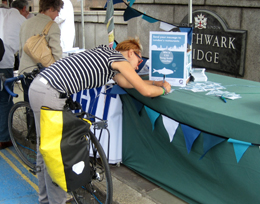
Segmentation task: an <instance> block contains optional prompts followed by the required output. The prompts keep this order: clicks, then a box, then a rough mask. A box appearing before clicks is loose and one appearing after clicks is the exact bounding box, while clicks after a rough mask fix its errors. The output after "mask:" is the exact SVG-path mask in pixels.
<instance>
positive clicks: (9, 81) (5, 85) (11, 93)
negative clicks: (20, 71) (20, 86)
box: [4, 75, 24, 97]
mask: <svg viewBox="0 0 260 204" xmlns="http://www.w3.org/2000/svg"><path fill="white" fill-rule="evenodd" d="M23 78H24V75H19V76H17V77H12V78H8V79H5V81H4V88H5V90H6V91H7V93H9V94H10V95H11V96H13V97H18V94H16V93H14V92H12V91H11V89H10V88H9V87H8V86H7V83H11V82H14V81H19V80H21V79H23Z"/></svg>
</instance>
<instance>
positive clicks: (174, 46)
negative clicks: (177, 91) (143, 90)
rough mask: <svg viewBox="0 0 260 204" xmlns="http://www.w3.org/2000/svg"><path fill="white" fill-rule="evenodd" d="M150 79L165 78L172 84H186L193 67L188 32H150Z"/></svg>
mask: <svg viewBox="0 0 260 204" xmlns="http://www.w3.org/2000/svg"><path fill="white" fill-rule="evenodd" d="M149 48H150V52H149V53H150V56H149V61H150V66H149V67H150V69H149V78H150V80H158V81H159V80H163V78H164V77H165V80H166V81H168V82H169V83H170V84H171V85H172V86H185V85H186V81H187V79H188V78H189V70H190V69H191V51H188V50H187V33H181V32H162V31H151V32H150V45H149Z"/></svg>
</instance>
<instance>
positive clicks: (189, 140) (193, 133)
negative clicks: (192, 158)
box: [181, 124, 200, 153]
mask: <svg viewBox="0 0 260 204" xmlns="http://www.w3.org/2000/svg"><path fill="white" fill-rule="evenodd" d="M181 129H182V132H183V134H184V138H185V142H186V147H187V150H188V153H190V150H191V148H192V145H193V143H194V141H195V140H196V139H197V137H198V136H199V134H200V131H199V130H197V129H194V128H192V127H189V126H187V125H184V124H181Z"/></svg>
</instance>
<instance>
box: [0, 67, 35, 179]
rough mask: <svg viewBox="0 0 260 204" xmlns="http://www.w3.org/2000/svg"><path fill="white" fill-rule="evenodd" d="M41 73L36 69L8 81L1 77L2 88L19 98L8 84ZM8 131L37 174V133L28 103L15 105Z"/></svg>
mask: <svg viewBox="0 0 260 204" xmlns="http://www.w3.org/2000/svg"><path fill="white" fill-rule="evenodd" d="M39 72H40V70H39V69H37V68H35V69H34V70H33V71H32V72H29V73H26V72H24V73H23V74H22V75H19V76H17V77H12V78H8V79H6V78H5V77H4V76H3V75H1V83H2V87H4V88H5V89H6V91H7V92H8V93H9V94H10V96H12V97H18V94H15V93H13V92H12V91H11V90H10V89H9V87H8V86H7V84H8V83H14V82H17V81H20V80H23V79H33V78H35V77H36V76H37V74H38V73H39ZM8 129H9V134H10V138H11V141H12V143H13V146H14V148H15V150H16V152H17V154H18V155H19V157H20V158H21V160H22V161H23V162H24V163H25V164H26V165H27V166H28V167H29V168H30V172H31V173H33V174H36V172H37V170H36V154H37V150H36V131H35V125H34V117H33V112H32V110H31V107H30V104H29V103H28V102H26V101H20V102H17V103H15V104H14V105H13V106H12V108H11V110H10V112H9V115H8Z"/></svg>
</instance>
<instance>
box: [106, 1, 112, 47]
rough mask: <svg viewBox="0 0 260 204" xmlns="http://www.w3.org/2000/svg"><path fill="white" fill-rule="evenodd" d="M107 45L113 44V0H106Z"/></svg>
mask: <svg viewBox="0 0 260 204" xmlns="http://www.w3.org/2000/svg"><path fill="white" fill-rule="evenodd" d="M105 23H106V24H107V33H108V43H109V47H111V48H112V47H113V45H114V5H113V0H107V10H106V19H105Z"/></svg>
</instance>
